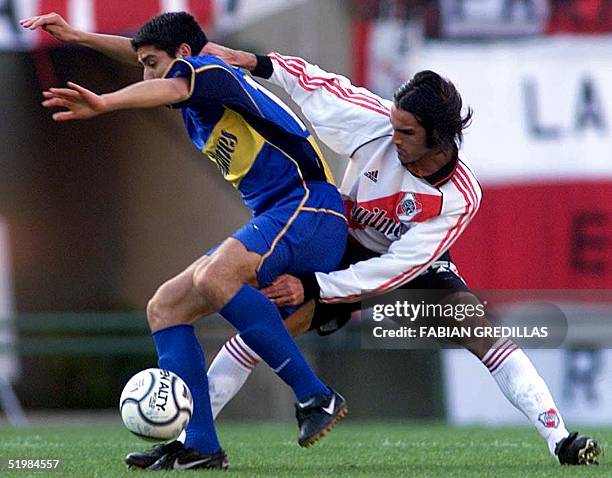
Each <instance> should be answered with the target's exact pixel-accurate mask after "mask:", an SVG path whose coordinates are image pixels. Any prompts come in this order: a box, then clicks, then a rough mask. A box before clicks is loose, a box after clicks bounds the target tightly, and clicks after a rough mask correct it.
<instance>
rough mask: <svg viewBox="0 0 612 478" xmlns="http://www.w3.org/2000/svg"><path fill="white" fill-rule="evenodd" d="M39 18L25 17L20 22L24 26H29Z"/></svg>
mask: <svg viewBox="0 0 612 478" xmlns="http://www.w3.org/2000/svg"><path fill="white" fill-rule="evenodd" d="M37 18H38V17H29V18H24V19H22V20H19V24H20V25H21V26H22V27H24V28H28V27H29V26H30V25H31V24H32V23H33V22H34V20H36V19H37Z"/></svg>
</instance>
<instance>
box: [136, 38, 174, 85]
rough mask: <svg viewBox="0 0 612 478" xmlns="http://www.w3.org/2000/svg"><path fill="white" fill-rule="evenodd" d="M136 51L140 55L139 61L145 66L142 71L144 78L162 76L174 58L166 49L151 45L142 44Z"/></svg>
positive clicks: (149, 78)
mask: <svg viewBox="0 0 612 478" xmlns="http://www.w3.org/2000/svg"><path fill="white" fill-rule="evenodd" d="M136 53H137V55H138V62H139V63H140V64H141V65H142V67H143V68H144V70H143V72H142V77H143V79H144V80H153V79H155V78H161V77H162V76H163V74H164V73H165V72H166V70H167V68H168V67H169V66H170V63H172V61H173V60H174V58H172V57H171V56H170V55H168V53H166V52H165V51H164V50H160V49H158V48H155V47H154V46H150V45H145V46H141V47H140V48H139V49H138V51H137V52H136Z"/></svg>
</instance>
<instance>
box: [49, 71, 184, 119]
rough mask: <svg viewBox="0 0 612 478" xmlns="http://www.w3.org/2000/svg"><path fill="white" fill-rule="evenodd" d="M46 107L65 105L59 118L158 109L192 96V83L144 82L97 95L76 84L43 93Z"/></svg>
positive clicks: (176, 80) (171, 80) (165, 80)
mask: <svg viewBox="0 0 612 478" xmlns="http://www.w3.org/2000/svg"><path fill="white" fill-rule="evenodd" d="M43 96H44V97H45V100H44V101H43V103H42V105H43V106H44V107H45V108H65V109H66V110H67V111H60V112H57V113H54V114H53V119H54V120H55V121H70V120H82V119H89V118H93V117H94V116H98V115H101V114H103V113H109V112H111V111H116V110H125V109H133V108H154V107H156V106H164V105H170V104H175V103H180V102H181V101H184V100H186V99H188V98H189V96H190V91H189V84H188V83H187V80H185V79H184V78H170V79H157V80H148V81H141V82H139V83H134V84H133V85H130V86H128V87H126V88H123V89H121V90H118V91H115V92H114V93H108V94H104V95H97V94H96V93H94V92H93V91H90V90H88V89H86V88H83V87H82V86H79V85H77V84H75V83H72V82H68V88H50V89H49V90H48V91H45V92H43Z"/></svg>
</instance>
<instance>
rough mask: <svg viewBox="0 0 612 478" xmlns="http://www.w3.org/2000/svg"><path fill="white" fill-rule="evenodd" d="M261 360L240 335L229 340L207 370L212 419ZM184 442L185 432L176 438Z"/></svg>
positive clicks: (233, 395) (237, 390)
mask: <svg viewBox="0 0 612 478" xmlns="http://www.w3.org/2000/svg"><path fill="white" fill-rule="evenodd" d="M260 361H261V359H260V358H259V355H257V354H256V353H255V352H253V351H252V350H251V349H250V348H249V346H248V345H247V344H245V343H244V342H243V341H242V339H241V338H240V335H235V336H234V337H232V338H231V339H229V340H228V341H227V342H225V344H224V345H223V347H221V350H220V351H219V353H218V354H217V356H216V357H215V358H214V360H213V361H212V363H211V364H210V367H209V368H208V393H209V394H210V405H211V408H212V414H213V418H217V415H219V412H220V411H221V410H223V408H224V407H225V405H227V404H228V403H229V401H230V400H231V399H232V398H234V397H235V396H236V394H237V393H238V392H239V390H240V389H241V388H242V386H243V385H244V383H245V382H246V381H247V378H249V375H251V372H252V371H253V368H254V367H255V365H257V364H258V363H259V362H260ZM178 440H179V441H181V442H184V441H185V432H183V433H181V435H180V436H179V437H178Z"/></svg>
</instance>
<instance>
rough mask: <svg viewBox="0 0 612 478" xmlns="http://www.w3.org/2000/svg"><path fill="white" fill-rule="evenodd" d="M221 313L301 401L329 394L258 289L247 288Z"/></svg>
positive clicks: (240, 291)
mask: <svg viewBox="0 0 612 478" xmlns="http://www.w3.org/2000/svg"><path fill="white" fill-rule="evenodd" d="M219 313H220V314H221V315H222V316H223V317H225V318H226V319H227V320H228V321H229V322H230V323H231V324H232V325H233V326H234V327H236V329H238V331H239V332H240V337H242V340H244V342H245V343H246V344H247V345H248V346H249V347H251V348H252V349H253V351H254V352H255V353H256V354H257V355H259V356H260V357H261V358H262V359H263V360H264V361H265V362H266V363H267V364H268V365H269V366H270V367H271V368H272V369H273V370H274V372H276V374H277V375H278V376H279V377H280V378H281V379H282V380H283V381H284V382H285V383H286V384H287V385H289V386H290V387H291V388H292V389H293V392H294V393H295V396H296V397H297V399H298V400H299V401H303V400H304V399H307V398H309V397H312V396H313V395H317V394H320V393H325V394H327V393H329V388H327V387H326V386H325V384H323V382H321V380H319V378H318V377H317V376H316V375H315V374H314V372H313V371H312V369H311V368H310V365H308V363H307V362H306V360H305V359H304V356H303V355H302V353H301V352H300V350H299V349H298V347H297V345H295V342H294V341H293V338H291V335H289V332H287V329H286V328H285V326H284V324H283V321H282V319H281V316H280V313H279V312H278V309H277V308H276V306H275V305H274V304H272V302H270V300H269V299H268V298H267V297H265V296H264V295H263V294H262V293H261V292H259V291H258V290H257V289H255V288H253V287H251V286H250V285H244V286H242V288H241V289H240V290H239V291H238V293H237V294H236V295H235V296H234V297H233V298H232V299H231V300H230V301H229V302H228V303H227V304H226V305H225V307H223V308H222V309H221V310H220V311H219Z"/></svg>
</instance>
